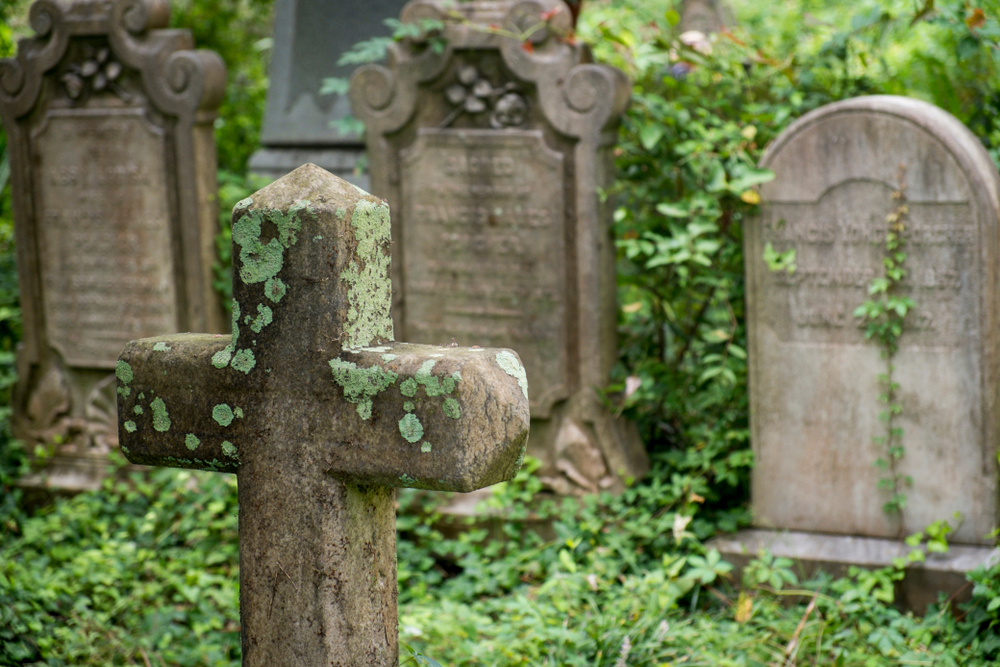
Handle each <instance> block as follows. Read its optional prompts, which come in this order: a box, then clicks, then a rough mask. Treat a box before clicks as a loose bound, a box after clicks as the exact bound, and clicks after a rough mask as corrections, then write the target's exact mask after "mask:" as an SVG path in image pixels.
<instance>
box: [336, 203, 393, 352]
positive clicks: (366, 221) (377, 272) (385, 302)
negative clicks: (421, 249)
mask: <svg viewBox="0 0 1000 667" xmlns="http://www.w3.org/2000/svg"><path fill="white" fill-rule="evenodd" d="M351 226H352V227H353V228H354V240H355V241H356V243H357V249H356V251H355V259H354V260H352V261H351V263H350V265H349V266H348V267H347V268H346V269H344V270H343V271H342V272H341V274H340V279H341V280H342V281H344V282H345V283H347V284H348V285H349V289H348V297H347V298H348V304H349V306H348V311H347V322H346V325H347V326H346V334H347V345H346V347H348V348H351V349H357V348H359V347H365V346H367V345H369V344H371V343H372V342H373V341H375V340H378V339H383V340H392V315H391V311H390V309H391V304H392V296H391V287H392V285H391V282H390V280H389V259H390V255H389V242H390V225H389V205H388V204H386V203H384V202H380V203H374V202H370V201H368V200H367V199H362V200H360V201H358V202H357V204H355V206H354V214H353V215H352V216H351ZM359 261H360V263H359Z"/></svg>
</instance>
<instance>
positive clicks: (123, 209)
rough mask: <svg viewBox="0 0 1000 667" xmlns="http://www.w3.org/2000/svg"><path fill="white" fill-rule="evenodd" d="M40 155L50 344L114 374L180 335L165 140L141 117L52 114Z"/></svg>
mask: <svg viewBox="0 0 1000 667" xmlns="http://www.w3.org/2000/svg"><path fill="white" fill-rule="evenodd" d="M35 145H36V146H37V161H36V167H35V179H34V181H35V183H36V190H37V192H36V202H37V203H36V206H37V212H38V218H37V219H38V220H39V223H40V224H39V247H40V255H41V264H42V266H41V269H42V289H43V302H44V311H45V322H46V330H47V336H48V342H49V344H50V345H52V346H53V347H55V348H56V349H58V350H59V351H60V352H61V353H62V355H63V356H64V358H65V359H66V360H67V362H68V363H70V364H71V365H73V366H80V367H90V368H113V367H114V365H115V361H116V360H117V358H118V355H119V354H120V353H121V350H122V347H124V345H125V344H126V343H127V342H128V341H130V340H132V339H135V338H143V337H148V336H156V335H159V334H164V333H169V332H172V331H176V327H177V313H176V300H175V292H174V279H173V263H172V258H171V246H170V236H169V233H170V232H169V224H170V220H169V211H168V208H167V207H168V204H167V196H166V192H167V183H166V173H165V165H164V161H163V156H164V152H165V150H166V147H165V145H164V137H163V133H162V131H161V130H160V129H158V128H156V127H154V126H152V125H150V124H149V123H148V121H147V120H145V119H144V118H143V117H142V116H141V115H140V113H139V112H133V111H123V112H96V113H95V112H93V111H83V110H81V111H68V112H52V113H51V114H50V115H49V116H48V118H47V122H45V124H44V125H43V126H41V128H40V130H39V131H38V132H37V134H36V142H35Z"/></svg>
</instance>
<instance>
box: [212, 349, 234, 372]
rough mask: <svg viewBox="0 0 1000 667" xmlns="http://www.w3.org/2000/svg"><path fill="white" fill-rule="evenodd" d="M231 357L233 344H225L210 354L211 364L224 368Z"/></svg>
mask: <svg viewBox="0 0 1000 667" xmlns="http://www.w3.org/2000/svg"><path fill="white" fill-rule="evenodd" d="M232 358H233V346H232V345H231V344H230V345H227V346H225V347H224V348H222V349H221V350H219V351H218V352H216V353H215V354H214V355H213V356H212V365H213V366H215V367H216V368H225V367H226V366H228V365H229V361H230V360H231V359H232Z"/></svg>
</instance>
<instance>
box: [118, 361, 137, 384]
mask: <svg viewBox="0 0 1000 667" xmlns="http://www.w3.org/2000/svg"><path fill="white" fill-rule="evenodd" d="M115 377H117V378H118V379H119V380H121V382H122V384H129V383H131V382H132V378H133V375H132V367H131V366H129V364H128V362H127V361H122V360H121V359H119V360H118V361H117V362H116V363H115Z"/></svg>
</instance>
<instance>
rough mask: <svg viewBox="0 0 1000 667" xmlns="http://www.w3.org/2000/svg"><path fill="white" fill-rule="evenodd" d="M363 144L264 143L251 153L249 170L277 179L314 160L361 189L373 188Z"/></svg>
mask: <svg viewBox="0 0 1000 667" xmlns="http://www.w3.org/2000/svg"><path fill="white" fill-rule="evenodd" d="M364 153H365V148H364V146H361V145H359V146H342V147H339V148H331V147H327V148H317V147H297V146H264V147H262V148H260V149H258V150H257V151H256V152H255V153H254V154H253V155H251V156H250V162H249V163H248V166H249V168H250V173H252V174H254V175H256V176H263V177H266V178H269V179H272V180H277V179H279V178H281V177H282V176H284V175H285V174H289V173H291V172H293V171H295V170H296V169H298V168H299V167H301V166H302V165H304V164H314V165H316V166H318V167H322V168H323V169H325V170H326V171H328V172H330V173H331V174H334V175H335V176H339V177H340V178H342V179H344V180H345V181H347V182H348V183H351V184H352V185H356V186H358V187H359V188H361V189H362V190H369V189H370V179H369V178H368V170H367V169H366V168H365V167H364V164H365V163H364V161H363V160H362V157H363V156H364Z"/></svg>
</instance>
